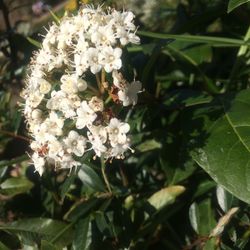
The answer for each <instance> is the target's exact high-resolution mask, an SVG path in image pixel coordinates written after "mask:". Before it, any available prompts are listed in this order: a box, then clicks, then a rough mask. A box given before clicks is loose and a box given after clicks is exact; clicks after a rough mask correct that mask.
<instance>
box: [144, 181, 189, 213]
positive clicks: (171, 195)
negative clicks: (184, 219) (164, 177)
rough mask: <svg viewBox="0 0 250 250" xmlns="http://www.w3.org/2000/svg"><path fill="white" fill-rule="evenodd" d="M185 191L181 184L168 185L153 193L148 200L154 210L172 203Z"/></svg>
mask: <svg viewBox="0 0 250 250" xmlns="http://www.w3.org/2000/svg"><path fill="white" fill-rule="evenodd" d="M184 191H185V188H184V187H183V186H170V187H166V188H163V189H161V190H160V191H158V192H156V193H154V194H153V195H152V196H151V197H150V198H149V199H148V202H149V204H150V205H151V206H153V207H154V208H155V209H156V210H160V209H162V208H164V207H165V206H166V205H169V204H172V203H173V202H174V201H175V200H176V198H177V197H178V196H179V195H181V194H182V193H183V192H184Z"/></svg>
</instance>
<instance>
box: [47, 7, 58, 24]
mask: <svg viewBox="0 0 250 250" xmlns="http://www.w3.org/2000/svg"><path fill="white" fill-rule="evenodd" d="M49 12H50V14H51V16H52V17H53V19H54V21H55V22H56V23H57V24H59V23H60V18H59V17H58V16H57V15H56V14H55V13H54V12H53V11H52V10H51V9H49Z"/></svg>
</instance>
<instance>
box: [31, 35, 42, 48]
mask: <svg viewBox="0 0 250 250" xmlns="http://www.w3.org/2000/svg"><path fill="white" fill-rule="evenodd" d="M27 40H28V41H29V42H30V43H31V44H33V45H34V46H35V47H37V48H39V49H41V48H42V44H41V43H40V42H38V41H36V40H35V39H33V38H31V37H27Z"/></svg>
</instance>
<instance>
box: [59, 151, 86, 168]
mask: <svg viewBox="0 0 250 250" xmlns="http://www.w3.org/2000/svg"><path fill="white" fill-rule="evenodd" d="M80 165H81V163H80V162H79V161H75V160H74V159H73V157H72V155H71V154H65V155H63V156H62V157H60V158H56V166H58V167H60V168H69V169H72V168H74V167H78V166H80Z"/></svg>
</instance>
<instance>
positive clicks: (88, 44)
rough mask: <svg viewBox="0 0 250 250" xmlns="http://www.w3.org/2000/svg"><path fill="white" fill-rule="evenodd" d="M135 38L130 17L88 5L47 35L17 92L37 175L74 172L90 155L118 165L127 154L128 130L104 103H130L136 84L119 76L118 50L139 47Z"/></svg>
mask: <svg viewBox="0 0 250 250" xmlns="http://www.w3.org/2000/svg"><path fill="white" fill-rule="evenodd" d="M135 33H136V26H135V25H134V15H133V13H132V12H130V11H123V12H119V11H116V10H114V9H107V10H106V11H104V10H103V9H102V7H98V8H97V9H95V8H93V7H90V6H84V7H83V8H82V9H80V10H79V12H78V14H77V15H76V16H65V17H63V18H62V19H61V20H60V22H58V23H53V24H52V25H51V26H50V28H49V29H48V30H47V34H46V35H45V37H44V40H43V43H42V48H41V49H40V50H39V51H38V52H37V53H36V54H35V55H34V57H33V59H32V62H31V65H30V73H29V76H28V77H27V81H26V87H25V89H24V91H23V97H24V98H25V105H24V115H25V117H26V120H27V124H28V129H29V132H30V135H31V137H32V138H33V140H32V142H31V148H32V150H33V151H34V153H33V154H32V155H31V158H32V160H33V163H34V166H35V169H36V171H37V172H38V173H39V174H40V175H42V173H43V172H44V169H45V165H46V163H47V164H54V166H55V167H56V168H72V167H76V166H79V165H81V157H82V156H83V155H84V154H85V153H86V152H87V151H90V150H93V151H94V154H95V157H96V156H98V157H103V158H104V159H112V158H118V159H119V158H123V157H124V152H125V151H126V150H127V149H130V140H129V137H128V135H127V133H128V132H129V130H130V126H129V124H128V123H126V122H123V121H121V120H119V119H118V118H117V117H116V114H115V113H114V111H113V110H112V105H110V103H109V101H107V100H111V101H113V102H114V105H121V106H129V105H135V104H136V103H137V94H138V93H139V92H140V91H141V83H140V82H139V81H135V80H134V81H133V82H132V83H129V82H128V81H127V80H126V79H125V78H124V77H123V75H122V73H121V72H120V70H121V68H122V60H121V56H122V48H123V47H124V46H126V45H127V44H129V43H134V44H138V43H139V42H140V39H139V37H138V36H137V35H136V34H135ZM92 76H94V78H93V77H92ZM107 76H108V77H107ZM106 78H107V79H109V80H108V81H107V80H106ZM93 79H95V81H93ZM110 79H111V80H110ZM97 87H98V88H97ZM105 99H106V101H105Z"/></svg>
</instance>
